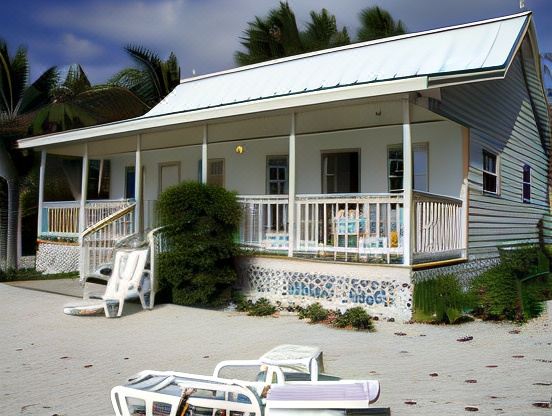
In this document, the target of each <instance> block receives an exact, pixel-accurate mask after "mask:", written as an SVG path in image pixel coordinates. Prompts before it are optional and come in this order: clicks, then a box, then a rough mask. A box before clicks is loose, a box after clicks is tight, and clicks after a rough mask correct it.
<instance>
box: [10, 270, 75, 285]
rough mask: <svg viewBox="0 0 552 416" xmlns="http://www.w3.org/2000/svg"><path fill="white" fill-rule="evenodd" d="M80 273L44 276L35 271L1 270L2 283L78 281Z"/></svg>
mask: <svg viewBox="0 0 552 416" xmlns="http://www.w3.org/2000/svg"><path fill="white" fill-rule="evenodd" d="M78 277H79V274H78V272H69V273H55V274H42V273H41V272H37V271H36V270H35V269H19V270H14V269H10V270H7V271H6V272H3V271H1V270H0V282H16V281H23V280H57V279H77V278H78Z"/></svg>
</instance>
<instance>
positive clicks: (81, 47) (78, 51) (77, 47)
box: [60, 33, 104, 62]
mask: <svg viewBox="0 0 552 416" xmlns="http://www.w3.org/2000/svg"><path fill="white" fill-rule="evenodd" d="M60 46H61V48H62V49H61V50H62V51H63V55H64V56H65V57H66V58H67V59H69V60H71V61H73V62H81V61H88V60H91V59H94V58H96V57H98V56H100V55H101V54H102V52H103V51H104V49H103V48H102V47H101V46H100V45H97V44H95V43H94V42H92V41H90V40H88V39H84V38H80V37H78V36H76V35H74V34H72V33H65V34H64V35H63V36H62V38H61V42H60Z"/></svg>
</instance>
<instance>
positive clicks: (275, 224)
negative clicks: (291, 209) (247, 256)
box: [238, 195, 289, 251]
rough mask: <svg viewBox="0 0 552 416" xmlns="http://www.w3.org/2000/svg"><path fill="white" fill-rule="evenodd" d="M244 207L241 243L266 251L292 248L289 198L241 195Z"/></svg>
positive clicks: (240, 230)
mask: <svg viewBox="0 0 552 416" xmlns="http://www.w3.org/2000/svg"><path fill="white" fill-rule="evenodd" d="M238 202H239V203H240V204H241V206H242V219H241V223H240V228H239V242H240V244H242V245H244V246H248V247H257V248H260V249H266V250H276V251H279V250H287V249H288V235H289V234H288V197H287V195H259V196H238Z"/></svg>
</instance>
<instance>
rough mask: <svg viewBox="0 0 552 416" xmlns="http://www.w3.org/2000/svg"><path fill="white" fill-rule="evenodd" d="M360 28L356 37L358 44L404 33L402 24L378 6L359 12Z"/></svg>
mask: <svg viewBox="0 0 552 416" xmlns="http://www.w3.org/2000/svg"><path fill="white" fill-rule="evenodd" d="M359 17H360V24H361V27H360V29H359V30H358V33H357V37H358V40H359V41H360V42H364V41H368V40H375V39H380V38H385V37H388V36H396V35H402V34H404V33H406V27H405V25H404V23H403V22H402V21H401V20H399V21H397V22H395V19H393V17H392V16H391V14H390V13H389V12H388V11H387V10H384V9H381V8H380V7H379V6H374V7H368V8H366V9H364V10H362V11H361V12H360V15H359Z"/></svg>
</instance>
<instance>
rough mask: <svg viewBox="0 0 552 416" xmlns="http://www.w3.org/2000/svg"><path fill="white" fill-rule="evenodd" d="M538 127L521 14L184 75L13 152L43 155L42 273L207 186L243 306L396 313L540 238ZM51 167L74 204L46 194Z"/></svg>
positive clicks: (528, 21)
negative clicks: (234, 220)
mask: <svg viewBox="0 0 552 416" xmlns="http://www.w3.org/2000/svg"><path fill="white" fill-rule="evenodd" d="M548 117H549V116H548V112H547V102H546V98H545V94H544V90H543V85H542V74H541V65H540V56H539V50H538V45H537V38H536V34H535V27H534V23H533V19H532V15H531V13H530V12H527V13H521V14H516V15H512V16H506V17H501V18H497V19H492V20H486V21H481V22H475V23H470V24H464V25H460V26H454V27H446V28H442V29H436V30H431V31H426V32H421V33H410V34H406V35H402V36H397V37H392V38H386V39H381V40H377V41H371V42H365V43H357V44H352V45H349V46H344V47H339V48H335V49H329V50H324V51H320V52H313V53H309V54H304V55H298V56H293V57H289V58H284V59H279V60H275V61H270V62H265V63H261V64H256V65H251V66H245V67H240V68H235V69H231V70H228V71H224V72H219V73H214V74H207V75H203V76H196V77H193V78H189V79H184V80H182V82H181V84H180V85H179V86H178V87H176V88H175V89H174V90H173V92H172V93H171V94H169V95H168V96H167V97H166V98H165V99H164V100H163V101H162V102H161V103H159V104H158V105H157V106H156V107H154V108H153V109H152V110H151V111H149V112H148V113H147V114H145V115H144V116H142V117H139V118H135V119H131V120H126V121H121V122H116V123H111V124H107V125H100V126H96V127H90V128H83V129H78V130H72V131H67V132H63V133H56V134H51V135H46V136H40V137H31V138H26V139H23V140H20V141H19V142H18V146H19V148H20V149H34V150H37V151H39V152H41V155H42V157H41V160H42V164H41V170H40V197H39V199H40V200H39V226H38V227H39V229H38V233H39V237H38V238H39V248H38V254H37V268H39V269H42V270H50V271H53V270H56V271H60V270H64V269H65V270H67V269H77V268H78V267H79V261H80V260H81V259H82V258H84V257H85V256H84V254H86V257H87V258H92V257H93V256H94V255H97V253H99V252H101V251H102V250H103V251H105V250H108V249H109V247H110V246H111V245H112V242H113V241H114V240H115V239H117V238H120V237H121V236H123V235H125V234H127V233H131V232H134V231H140V230H144V229H147V228H152V227H154V226H155V225H156V218H155V202H156V199H157V198H158V196H159V194H160V193H161V192H163V190H164V189H166V188H167V187H169V186H171V185H174V184H176V183H178V182H180V181H190V180H192V181H203V182H206V183H211V184H217V185H220V186H223V187H225V188H227V189H229V190H233V191H235V192H236V193H237V194H238V199H239V202H240V204H241V205H242V207H243V217H242V223H241V226H240V229H239V231H238V232H237V234H236V238H238V239H239V242H240V243H241V244H242V245H243V246H244V247H246V248H250V249H251V254H252V255H251V256H246V257H245V258H243V259H241V260H240V262H239V265H238V267H239V270H240V276H241V279H242V284H243V285H244V287H245V288H246V289H247V290H248V293H249V294H250V295H251V296H253V297H255V296H257V297H260V296H263V297H267V298H269V299H271V300H273V301H280V302H282V303H284V304H285V303H286V302H287V303H304V302H309V301H319V302H321V303H323V304H326V305H329V306H332V307H336V306H337V307H343V308H346V307H348V306H351V305H355V306H356V305H363V306H365V307H366V308H368V309H369V310H370V311H372V312H373V313H374V314H381V315H382V316H389V317H396V318H398V319H409V316H410V311H411V306H412V300H411V297H412V286H413V284H415V282H416V281H417V279H424V278H429V277H431V276H433V275H436V274H442V273H445V272H446V273H455V274H457V275H458V276H459V278H462V279H464V278H466V279H467V278H469V277H470V276H473V275H475V274H477V273H479V272H480V271H481V270H484V269H485V268H486V267H489V266H490V265H492V264H495V263H496V261H497V256H498V251H497V247H502V246H512V245H516V244H519V243H532V244H536V243H538V242H539V235H541V234H542V233H543V227H540V228H539V224H542V222H543V220H544V222H546V218H547V216H548V214H549V211H550V208H549V192H548V182H549V181H548V177H549V152H550V122H549V118H548ZM75 163H76V164H77V168H75ZM70 165H71V166H73V168H71V169H70V168H69V166H70ZM52 166H57V167H59V166H64V169H66V171H67V172H71V174H70V175H68V180H69V181H70V182H71V183H72V185H73V187H74V188H75V189H76V190H77V194H78V198H77V199H76V200H74V201H49V200H48V199H47V197H46V196H47V194H48V190H47V189H44V183H45V178H47V176H48V169H49V168H50V169H51V168H52ZM544 231H546V230H544ZM83 233H85V234H86V235H83ZM90 241H96V242H98V241H100V242H101V243H96V244H90ZM83 253H84V254H83ZM98 255H99V254H98ZM87 264H88V263H87ZM90 264H92V263H90ZM81 267H82V262H81ZM87 267H92V266H87Z"/></svg>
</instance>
